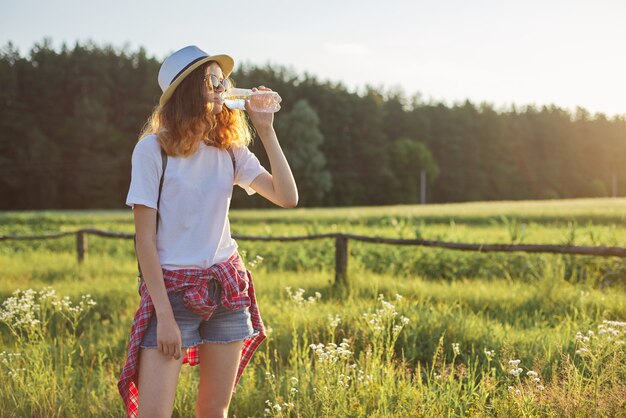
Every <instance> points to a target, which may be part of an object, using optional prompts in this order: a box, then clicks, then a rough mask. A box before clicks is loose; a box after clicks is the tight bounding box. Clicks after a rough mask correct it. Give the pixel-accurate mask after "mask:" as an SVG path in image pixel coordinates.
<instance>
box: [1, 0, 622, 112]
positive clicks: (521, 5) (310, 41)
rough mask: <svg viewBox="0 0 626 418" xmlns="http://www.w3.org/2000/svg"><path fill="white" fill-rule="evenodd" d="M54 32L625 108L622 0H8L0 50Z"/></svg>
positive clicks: (473, 93)
mask: <svg viewBox="0 0 626 418" xmlns="http://www.w3.org/2000/svg"><path fill="white" fill-rule="evenodd" d="M44 38H50V39H51V41H52V44H53V46H54V47H60V45H61V44H62V43H66V44H68V45H69V46H72V45H74V43H75V42H77V41H78V42H81V43H84V42H86V41H89V40H90V41H93V42H95V43H96V44H98V45H100V46H103V45H112V46H114V47H118V48H122V47H127V48H128V49H129V50H130V51H136V50H138V49H139V48H140V47H143V48H145V49H146V50H147V52H148V54H149V55H151V56H155V57H156V58H158V59H160V60H161V59H163V58H165V57H166V56H167V55H168V54H169V53H171V52H173V51H175V50H177V49H179V48H182V47H183V46H186V45H190V44H195V45H198V46H199V47H200V48H202V49H204V50H205V51H207V52H208V53H210V54H218V53H226V54H229V55H231V56H232V57H233V58H234V59H235V61H236V62H246V63H250V64H255V65H265V64H269V65H281V66H285V67H288V68H291V69H293V70H294V71H295V72H296V73H298V74H304V73H305V72H307V73H309V74H311V75H314V76H316V77H317V78H318V79H321V80H330V81H333V82H341V83H343V84H344V85H345V86H346V87H348V88H349V89H350V90H353V91H362V90H363V89H364V87H365V86H366V85H369V86H372V87H374V88H379V89H381V90H383V91H389V90H390V89H400V90H402V91H404V92H405V94H406V95H407V96H412V95H414V94H420V95H421V97H422V99H423V100H427V101H436V102H444V103H446V104H448V105H451V104H454V103H457V102H462V101H464V100H466V99H469V100H470V101H472V102H475V103H481V102H487V103H489V104H491V105H493V106H495V107H496V108H498V109H506V108H509V107H510V106H511V105H512V104H516V105H518V106H524V105H528V104H535V105H538V106H541V105H545V104H555V105H557V106H559V107H563V108H566V109H568V110H574V109H575V108H576V106H581V107H584V108H586V109H587V110H589V111H590V112H591V113H596V112H602V113H605V114H607V115H616V114H619V115H624V114H626V82H625V75H626V52H625V50H626V48H625V41H626V1H623V0H595V1H591V0H588V1H579V0H542V1H538V0H524V1H522V0H518V1H509V0H498V1H495V0H472V1H467V0H466V1H462V0H440V1H422V0H415V1H408V0H386V1H370V0H360V1H359V0H345V1H342V0H334V1H333V0H309V1H306V2H304V1H297V0H292V1H287V0H265V1H263V0H261V1H259V0H256V1H252V0H238V1H232V2H228V1H220V2H217V1H185V0H178V1H162V0H152V1H143V0H137V1H133V0H124V1H121V0H107V1H98V2H94V1H90V0H55V1H33V0H19V1H18V0H0V46H1V47H4V46H5V45H6V44H7V43H8V42H9V41H11V42H12V43H13V44H14V45H15V46H16V47H17V48H18V49H19V51H20V52H21V53H22V55H27V54H28V51H29V50H30V49H31V48H32V46H33V45H34V44H35V43H38V42H41V41H42V40H43V39H44ZM155 82H156V80H155ZM269 87H271V86H269Z"/></svg>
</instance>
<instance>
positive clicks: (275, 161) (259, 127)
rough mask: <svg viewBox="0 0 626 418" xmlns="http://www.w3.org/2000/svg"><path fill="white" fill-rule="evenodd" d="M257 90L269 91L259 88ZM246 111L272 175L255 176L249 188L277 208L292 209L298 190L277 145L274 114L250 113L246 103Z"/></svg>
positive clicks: (296, 201)
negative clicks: (261, 145) (268, 161)
mask: <svg viewBox="0 0 626 418" xmlns="http://www.w3.org/2000/svg"><path fill="white" fill-rule="evenodd" d="M253 90H254V89H253ZM258 90H270V89H268V88H265V87H263V86H260V87H259V88H258ZM246 110H247V111H248V115H249V116H250V120H251V121H252V124H253V125H254V128H255V129H256V131H257V133H258V134H259V137H260V138H261V142H262V143H263V147H264V148H265V152H266V153H267V156H268V158H269V160H270V170H271V172H272V174H268V173H263V174H261V175H259V176H257V178H255V179H254V181H253V182H252V183H251V184H250V187H251V188H252V189H254V190H255V191H256V192H257V193H259V194H260V195H261V196H263V197H264V198H266V199H267V200H269V201H270V202H272V203H274V204H276V205H278V206H281V207H283V208H293V207H295V206H296V205H297V204H298V189H297V187H296V181H295V180H294V178H293V174H292V173H291V168H289V163H287V159H286V158H285V154H284V153H283V150H282V148H281V147H280V144H279V143H278V137H277V136H276V131H274V114H273V113H261V112H252V111H250V109H249V104H248V103H246Z"/></svg>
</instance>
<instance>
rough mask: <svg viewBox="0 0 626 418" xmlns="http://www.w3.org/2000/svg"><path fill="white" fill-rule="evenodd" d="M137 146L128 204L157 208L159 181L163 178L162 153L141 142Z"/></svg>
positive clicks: (134, 154)
mask: <svg viewBox="0 0 626 418" xmlns="http://www.w3.org/2000/svg"><path fill="white" fill-rule="evenodd" d="M143 141H147V139H144V140H142V141H139V142H138V143H137V145H136V146H135V149H134V151H133V157H132V170H131V178H130V188H129V190H128V196H127V197H126V204H127V205H128V206H130V207H132V208H133V209H134V205H135V204H140V205H145V206H148V207H151V208H153V209H157V199H158V197H159V181H160V180H161V170H162V168H161V165H162V161H161V155H160V151H159V153H155V152H154V149H152V148H154V147H149V146H146V145H148V144H141V143H142V142H143Z"/></svg>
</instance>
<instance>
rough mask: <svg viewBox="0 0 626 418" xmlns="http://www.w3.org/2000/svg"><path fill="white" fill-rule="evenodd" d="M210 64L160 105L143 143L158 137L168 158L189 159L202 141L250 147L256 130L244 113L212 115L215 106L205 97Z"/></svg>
mask: <svg viewBox="0 0 626 418" xmlns="http://www.w3.org/2000/svg"><path fill="white" fill-rule="evenodd" d="M211 62H212V61H209V62H207V63H205V64H203V65H201V66H200V67H198V68H196V69H195V70H194V71H193V72H192V73H191V74H189V75H188V76H187V77H185V79H184V80H183V81H182V82H181V83H180V85H179V86H178V87H177V88H176V90H175V91H174V94H172V96H171V97H170V99H169V100H168V101H167V102H166V103H165V104H164V105H162V106H161V105H158V106H157V107H156V108H155V109H154V111H153V112H152V114H151V115H150V117H149V118H148V121H147V122H146V124H145V125H144V127H143V129H142V131H141V134H140V135H139V140H140V141H141V139H143V138H144V137H145V136H146V135H149V134H156V136H157V140H158V141H159V144H160V145H161V147H162V148H163V149H164V150H165V152H166V153H167V155H171V156H183V157H188V156H189V155H191V154H193V153H194V152H196V151H197V150H198V147H199V146H200V143H201V142H203V141H204V142H205V143H206V144H208V145H212V146H214V147H217V148H222V149H228V148H232V147H234V146H248V145H249V144H250V142H252V135H253V134H252V129H251V127H250V125H249V124H248V121H247V119H246V116H245V113H244V112H243V111H242V110H231V109H229V108H228V107H226V106H223V108H222V111H221V112H220V113H218V114H213V113H211V111H212V109H213V106H214V104H213V103H211V102H208V101H207V100H206V98H205V97H204V94H203V92H204V90H205V88H206V87H205V86H206V82H205V80H204V76H205V74H206V68H207V67H208V66H209V64H210V63H211Z"/></svg>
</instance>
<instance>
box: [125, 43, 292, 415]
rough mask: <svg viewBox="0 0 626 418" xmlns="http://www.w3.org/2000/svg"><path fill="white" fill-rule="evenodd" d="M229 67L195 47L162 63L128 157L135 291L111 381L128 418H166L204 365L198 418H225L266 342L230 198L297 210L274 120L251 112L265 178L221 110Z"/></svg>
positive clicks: (232, 115) (244, 128)
mask: <svg viewBox="0 0 626 418" xmlns="http://www.w3.org/2000/svg"><path fill="white" fill-rule="evenodd" d="M233 66H234V62H233V59H232V58H231V57H229V56H227V55H214V56H211V55H209V54H207V53H206V52H204V51H202V50H200V49H199V48H198V47H196V46H188V47H185V48H183V49H181V50H179V51H176V52H175V53H174V54H172V55H171V56H170V57H168V58H167V59H166V60H165V61H164V62H163V64H162V66H161V69H160V71H159V85H160V86H161V89H162V90H163V94H162V96H161V99H160V102H159V106H158V107H157V108H156V109H155V111H154V113H153V114H152V115H151V116H150V118H149V120H148V123H147V124H146V128H145V129H144V132H142V135H141V139H140V140H139V142H138V143H137V145H136V146H135V149H134V151H133V156H132V179H131V184H130V190H129V192H128V197H127V200H126V204H128V205H129V206H132V207H133V212H134V218H135V230H136V249H137V256H138V259H139V265H140V266H141V273H142V274H141V275H142V281H141V284H140V293H141V302H140V306H139V309H138V311H137V313H136V315H135V319H134V321H133V325H132V328H131V336H130V343H129V347H128V355H127V359H126V364H125V366H124V370H123V372H122V375H121V376H120V379H119V382H118V387H119V390H120V393H121V395H122V398H123V399H124V403H125V405H126V411H127V416H139V417H170V416H171V414H172V411H173V404H174V398H175V394H176V385H177V381H178V375H179V372H180V368H181V365H182V363H184V362H188V363H189V364H190V365H195V364H198V363H199V364H200V385H199V388H198V396H197V402H196V416H198V417H225V416H226V415H227V412H228V406H229V403H230V399H231V394H232V392H233V391H234V388H235V386H236V384H237V382H238V381H239V378H240V377H241V373H242V372H243V369H244V368H245V366H246V364H247V363H248V361H249V360H250V358H251V356H252V354H253V353H254V351H255V350H256V348H257V347H258V345H259V344H260V343H261V341H262V340H263V339H264V338H265V332H264V328H263V322H262V321H261V317H260V315H259V311H258V307H257V304H256V297H255V294H254V286H253V283H252V277H251V276H250V273H249V272H248V271H247V270H246V269H245V266H244V265H243V262H242V261H241V259H240V258H239V254H238V253H237V243H236V242H235V241H234V240H233V239H232V238H231V236H230V225H229V222H228V208H229V204H230V199H231V195H232V188H233V185H234V184H236V185H238V186H240V187H242V188H243V189H244V190H246V192H247V193H248V194H253V193H255V192H258V193H259V194H260V195H261V196H263V197H265V198H266V199H268V200H270V201H271V202H273V203H275V204H276V205H278V206H281V207H285V208H290V207H294V206H296V204H297V201H298V192H297V189H296V184H295V181H294V179H293V175H292V173H291V170H290V168H289V165H288V163H287V161H286V159H285V156H284V155H283V152H282V150H281V147H280V144H279V143H278V139H277V137H276V133H275V132H274V129H273V114H272V113H257V112H253V111H251V110H250V108H249V104H246V112H247V113H248V116H249V118H250V120H251V122H252V124H253V125H254V128H255V130H256V132H257V134H258V136H259V137H260V139H261V141H262V143H263V146H264V147H265V150H266V152H267V155H268V157H269V161H270V165H271V174H270V173H269V172H268V171H267V170H265V168H263V167H262V166H261V165H260V163H259V160H258V159H257V158H256V156H255V155H254V154H253V153H251V152H250V151H249V150H248V148H247V145H248V144H249V142H250V140H251V137H252V132H251V129H250V127H249V126H248V124H247V122H246V117H245V114H244V112H243V111H241V110H231V109H228V108H227V107H225V106H223V104H222V102H221V100H220V93H222V92H223V91H224V89H225V88H228V86H229V85H230V80H229V79H228V78H227V77H228V76H229V74H230V73H231V71H232V69H233ZM258 89H259V90H269V89H268V88H266V87H263V86H260V87H258ZM162 152H163V153H164V154H166V156H165V155H163V154H162ZM163 173H164V176H163V181H162V184H161V185H160V183H161V176H162V175H163Z"/></svg>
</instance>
